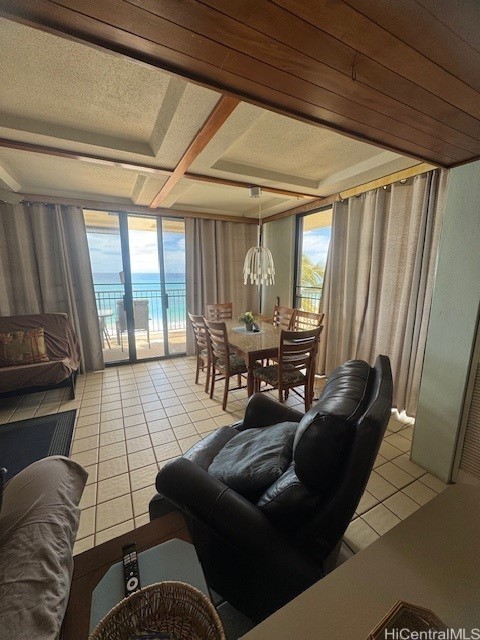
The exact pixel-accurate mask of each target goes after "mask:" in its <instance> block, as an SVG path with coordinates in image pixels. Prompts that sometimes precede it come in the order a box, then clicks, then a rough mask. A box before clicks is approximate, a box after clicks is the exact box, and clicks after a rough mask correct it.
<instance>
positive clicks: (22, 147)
mask: <svg viewBox="0 0 480 640" xmlns="http://www.w3.org/2000/svg"><path fill="white" fill-rule="evenodd" d="M0 147H5V148H7V149H17V150H18V151H29V152H30V153H42V154H45V155H48V156H54V157H57V158H66V159H68V160H79V161H82V162H93V163H95V164H100V165H104V166H107V167H119V168H122V169H132V170H133V171H139V172H142V173H152V174H158V175H162V176H171V175H172V173H173V170H172V169H165V168H163V167H157V166H155V165H153V164H148V163H146V162H129V161H128V160H121V159H120V158H110V157H108V156H103V155H100V154H97V153H83V152H79V151H73V150H71V149H60V148H58V147H48V146H45V145H40V144H34V143H31V142H21V141H18V140H10V139H9V138H0ZM183 177H184V178H186V179H188V180H195V181H198V182H209V183H211V184H219V185H223V186H227V187H237V188H239V189H248V188H249V187H260V188H261V189H262V191H266V192H268V193H274V194H277V195H280V196H287V197H288V198H298V199H301V200H310V199H311V198H315V197H316V196H315V195H312V194H311V193H303V192H299V191H291V190H288V189H279V188H277V187H269V186H265V185H263V184H259V183H257V182H239V181H237V180H228V179H227V178H219V177H218V176H205V175H202V174H200V173H185V174H184V176H183Z"/></svg>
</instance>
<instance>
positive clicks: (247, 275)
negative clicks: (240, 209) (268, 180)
mask: <svg viewBox="0 0 480 640" xmlns="http://www.w3.org/2000/svg"><path fill="white" fill-rule="evenodd" d="M260 193H261V189H259V188H258V190H257V191H253V188H252V187H251V188H250V195H251V196H252V197H256V198H258V197H260ZM249 279H250V284H256V285H262V284H264V285H269V284H275V266H274V264H273V257H272V254H271V252H270V249H267V247H264V246H262V216H261V207H260V203H259V212H258V236H257V246H256V247H251V248H250V249H249V250H248V251H247V255H246V256H245V262H244V263H243V284H247V282H248V280H249Z"/></svg>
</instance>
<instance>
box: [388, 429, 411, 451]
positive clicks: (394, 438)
mask: <svg viewBox="0 0 480 640" xmlns="http://www.w3.org/2000/svg"><path fill="white" fill-rule="evenodd" d="M383 441H384V442H386V443H387V444H390V445H392V446H393V447H396V448H397V449H400V451H401V452H402V453H405V452H406V451H410V449H411V447H412V443H411V442H410V441H409V440H407V438H404V437H403V436H402V435H400V433H394V434H392V435H391V436H387V437H386V438H384V439H383ZM382 455H383V454H382Z"/></svg>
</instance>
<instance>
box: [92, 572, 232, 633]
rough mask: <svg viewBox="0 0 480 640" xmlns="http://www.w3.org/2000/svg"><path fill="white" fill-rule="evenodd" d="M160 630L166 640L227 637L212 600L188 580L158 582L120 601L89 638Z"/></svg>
mask: <svg viewBox="0 0 480 640" xmlns="http://www.w3.org/2000/svg"><path fill="white" fill-rule="evenodd" d="M146 631H157V632H158V631H159V632H161V633H162V634H164V636H165V640H187V639H188V640H225V633H224V631H223V628H222V623H221V622H220V618H219V617H218V614H217V612H216V610H215V607H214V606H213V604H212V603H211V602H210V600H209V599H208V598H207V597H206V596H205V595H204V594H203V593H202V592H201V591H199V590H198V589H195V587H192V586H191V585H189V584H185V583H184V582H173V581H172V582H157V583H155V584H152V585H149V586H148V587H144V588H143V589H140V591H137V592H135V593H133V594H132V595H131V596H129V597H128V598H125V599H124V600H122V601H121V602H119V603H118V604H117V605H116V606H115V607H114V608H113V609H112V610H111V611H109V612H108V613H107V615H106V616H105V617H104V618H103V620H101V621H100V622H99V623H98V625H97V626H96V627H95V629H94V630H93V631H92V633H91V634H90V637H89V640H130V639H131V638H132V636H134V635H141V632H146Z"/></svg>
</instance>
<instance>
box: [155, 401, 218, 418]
mask: <svg viewBox="0 0 480 640" xmlns="http://www.w3.org/2000/svg"><path fill="white" fill-rule="evenodd" d="M165 414H166V415H167V417H169V418H171V417H173V416H181V415H183V414H185V415H187V414H186V413H185V409H184V408H183V405H180V406H178V404H176V403H175V405H173V406H171V407H167V408H166V409H165ZM207 415H208V414H207Z"/></svg>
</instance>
